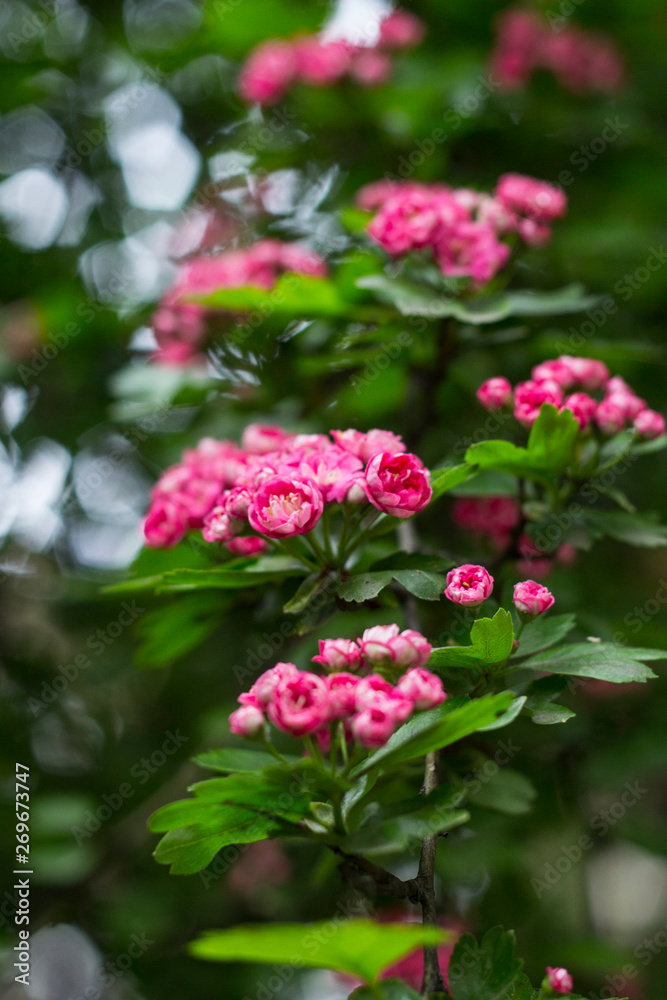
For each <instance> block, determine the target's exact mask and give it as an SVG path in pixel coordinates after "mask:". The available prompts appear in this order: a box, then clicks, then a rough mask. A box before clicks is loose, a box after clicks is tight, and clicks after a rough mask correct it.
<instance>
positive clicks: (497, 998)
mask: <svg viewBox="0 0 667 1000" xmlns="http://www.w3.org/2000/svg"><path fill="white" fill-rule="evenodd" d="M514 952H515V939H514V933H513V932H512V931H506V930H504V929H503V928H502V927H493V928H492V929H491V930H490V931H487V932H486V934H485V935H484V937H483V939H482V943H481V944H478V943H477V941H476V940H475V938H474V937H473V936H472V934H463V935H461V937H460V938H459V940H458V941H457V943H456V945H455V946H454V951H453V953H452V957H451V960H450V963H449V992H450V993H451V995H452V998H453V1000H505V997H506V994H507V992H508V990H509V989H510V988H511V987H512V985H513V984H514V982H515V981H516V979H517V978H518V976H519V974H520V972H521V964H522V963H521V961H520V960H519V959H518V958H516V956H515V953H514ZM510 995H511V994H510Z"/></svg>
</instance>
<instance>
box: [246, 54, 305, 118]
mask: <svg viewBox="0 0 667 1000" xmlns="http://www.w3.org/2000/svg"><path fill="white" fill-rule="evenodd" d="M295 71H296V60H295V57H294V49H293V47H292V45H291V44H290V43H289V42H281V41H268V42H263V43H262V44H261V45H258V46H257V48H256V49H255V50H254V51H253V52H251V53H250V56H249V58H248V60H247V61H246V63H245V65H244V67H243V69H242V70H241V75H240V76H239V94H240V95H241V98H242V100H244V101H246V102H247V103H248V104H254V103H255V102H256V101H257V102H259V103H260V104H273V103H275V101H278V100H280V98H281V97H282V96H283V94H284V93H285V92H286V90H287V88H288V87H289V85H290V84H291V83H292V80H293V79H294V74H295Z"/></svg>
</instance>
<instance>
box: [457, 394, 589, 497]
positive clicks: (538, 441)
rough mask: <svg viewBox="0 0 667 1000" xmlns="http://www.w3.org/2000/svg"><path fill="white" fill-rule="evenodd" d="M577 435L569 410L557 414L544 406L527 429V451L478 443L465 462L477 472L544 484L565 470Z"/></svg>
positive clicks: (508, 444)
mask: <svg viewBox="0 0 667 1000" xmlns="http://www.w3.org/2000/svg"><path fill="white" fill-rule="evenodd" d="M578 433H579V425H578V423H577V421H576V420H575V419H574V416H573V415H572V413H571V412H570V411H569V410H563V411H562V412H561V413H559V412H558V410H557V409H556V407H555V406H551V405H550V404H548V403H545V404H544V405H543V406H542V408H541V410H540V415H539V417H538V418H537V420H536V421H535V423H534V424H533V426H532V428H531V431H530V436H529V438H528V447H527V448H520V447H518V445H515V444H512V443H511V442H510V441H480V442H479V443H478V444H473V445H471V446H470V448H468V450H467V452H466V455H465V458H466V462H468V463H469V464H471V465H478V466H479V467H480V468H481V469H492V470H494V471H496V472H505V473H509V474H510V475H512V476H518V477H520V478H523V479H532V480H536V481H537V482H546V481H550V480H551V479H552V478H553V476H554V475H557V474H559V473H562V472H564V471H565V469H566V468H567V466H568V464H569V463H570V461H571V459H572V453H573V449H574V443H575V441H576V440H577V435H578Z"/></svg>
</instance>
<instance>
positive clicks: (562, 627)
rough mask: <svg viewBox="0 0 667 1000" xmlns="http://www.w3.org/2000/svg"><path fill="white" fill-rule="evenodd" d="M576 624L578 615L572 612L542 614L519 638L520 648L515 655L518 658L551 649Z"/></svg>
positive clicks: (526, 627)
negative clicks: (550, 614)
mask: <svg viewBox="0 0 667 1000" xmlns="http://www.w3.org/2000/svg"><path fill="white" fill-rule="evenodd" d="M575 625H576V617H575V615H572V614H569V615H552V616H548V615H541V616H540V617H539V618H535V619H534V621H532V622H529V623H528V624H527V625H526V626H525V628H524V630H523V632H522V633H521V638H520V639H519V648H518V650H517V651H516V653H514V654H513V655H514V656H515V657H517V658H518V657H520V656H530V655H532V654H533V653H539V652H541V651H542V650H543V649H549V647H550V646H555V645H556V643H557V642H560V641H561V639H564V638H565V636H566V635H568V634H569V633H570V632H571V631H572V629H573V628H574V626H575Z"/></svg>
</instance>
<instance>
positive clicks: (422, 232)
mask: <svg viewBox="0 0 667 1000" xmlns="http://www.w3.org/2000/svg"><path fill="white" fill-rule="evenodd" d="M440 224H441V221H440V215H439V212H438V206H437V203H436V200H435V198H434V196H433V194H432V193H430V192H428V191H426V190H423V189H419V188H415V187H412V186H409V185H408V186H407V187H406V188H405V189H404V190H400V191H398V192H397V193H396V194H394V195H392V196H391V197H390V198H389V199H388V200H387V201H386V202H384V204H383V205H382V207H381V208H380V211H379V212H378V214H377V215H376V216H375V218H374V219H372V220H371V222H370V223H369V224H368V226H367V227H366V229H367V232H368V235H369V236H371V237H372V238H373V239H374V240H375V241H376V243H379V244H380V246H381V247H383V249H385V250H386V251H387V253H389V254H391V255H392V256H398V255H399V254H404V253H407V252H408V251H410V250H421V249H423V248H424V247H426V246H428V245H429V244H430V243H432V242H433V241H434V239H435V236H436V233H437V231H438V228H439V226H440Z"/></svg>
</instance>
